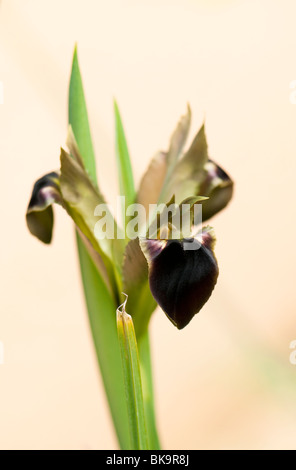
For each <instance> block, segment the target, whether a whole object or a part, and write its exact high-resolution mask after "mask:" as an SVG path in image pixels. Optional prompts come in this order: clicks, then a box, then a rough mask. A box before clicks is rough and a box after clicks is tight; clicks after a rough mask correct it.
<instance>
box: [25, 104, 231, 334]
mask: <svg viewBox="0 0 296 470" xmlns="http://www.w3.org/2000/svg"><path fill="white" fill-rule="evenodd" d="M190 120H191V111H190V108H189V106H188V108H187V112H186V114H185V115H184V116H182V117H181V119H180V121H179V123H178V125H177V127H176V129H175V130H174V132H173V134H172V137H171V139H170V143H169V145H168V149H167V150H166V151H160V152H157V153H156V155H155V156H154V158H153V159H152V161H151V163H150V165H149V167H148V169H147V171H146V173H145V174H144V176H143V178H142V180H141V182H140V185H139V189H138V192H137V197H136V200H135V201H130V202H135V203H138V204H141V205H142V206H143V207H144V208H145V210H146V211H147V213H148V212H149V211H148V209H149V205H150V204H158V205H159V204H164V205H165V206H168V205H169V202H170V201H172V200H173V201H174V204H175V205H176V206H179V207H182V204H183V203H184V202H186V203H187V204H188V202H189V205H190V208H191V209H192V208H193V207H194V206H195V205H196V204H197V203H198V204H201V205H202V218H203V222H205V221H207V220H208V219H209V218H211V217H212V216H214V215H215V214H216V213H217V212H219V211H221V210H222V209H223V208H224V207H225V206H226V205H227V204H228V202H229V201H230V199H231V197H232V193H233V181H232V180H231V178H230V177H229V176H228V174H227V173H226V172H225V171H224V170H223V169H222V168H221V167H220V166H219V165H218V164H217V163H215V162H214V161H213V160H212V159H211V158H209V156H208V146H207V141H206V135H205V128H204V125H203V126H202V127H201V128H200V130H199V131H198V133H197V134H196V136H195V137H194V139H193V141H192V143H191V145H190V146H189V148H188V149H187V150H186V151H184V146H185V142H186V138H187V136H188V132H189V127H190ZM67 147H68V149H67V150H65V149H61V153H60V169H59V170H56V171H52V172H50V173H48V174H47V175H45V176H43V177H42V178H40V179H39V180H38V181H37V182H36V183H35V185H34V187H33V192H32V196H31V199H30V202H29V205H28V210H27V215H26V218H27V225H28V228H29V230H30V232H31V233H32V234H33V235H35V236H36V237H37V238H38V239H39V240H41V241H42V242H44V243H50V242H51V239H52V230H53V222H54V217H53V209H52V204H53V203H57V204H59V205H60V206H62V207H63V208H64V209H65V210H66V212H67V213H68V214H69V215H70V217H71V218H72V219H73V221H74V223H75V225H76V228H77V230H78V232H79V233H80V235H81V237H82V239H83V242H84V244H85V246H86V247H87V250H88V252H89V254H90V255H91V257H92V259H93V261H94V263H95V266H96V267H97V269H98V271H99V272H100V274H101V276H102V279H103V280H104V282H105V286H106V289H108V291H109V292H110V293H111V295H112V296H113V298H114V300H115V302H117V304H118V305H119V304H120V303H121V301H122V292H125V293H126V294H127V295H128V306H129V311H130V313H131V316H132V318H133V321H134V325H135V330H136V333H137V336H138V337H139V336H141V334H142V332H143V331H145V329H146V328H147V325H148V322H149V319H150V317H151V314H152V312H153V311H154V310H155V308H156V306H157V304H158V305H159V306H160V307H161V309H162V310H163V311H164V312H165V314H166V315H167V317H168V318H169V320H170V321H171V322H172V324H173V325H175V326H176V327H177V328H178V329H182V328H184V327H185V326H186V325H188V323H189V322H190V321H191V320H192V318H193V317H194V315H195V314H196V313H198V312H199V311H200V310H201V308H202V307H203V305H204V304H205V303H206V302H207V300H208V299H209V298H210V296H211V294H212V291H213V289H214V287H215V284H216V282H217V278H218V263H217V260H216V257H215V253H214V246H215V240H216V239H215V234H214V230H213V229H212V228H211V227H210V226H208V225H207V226H206V227H203V228H200V229H199V231H197V232H195V233H194V231H193V232H192V233H189V234H188V233H187V234H186V236H184V237H183V236H181V237H179V238H175V239H174V238H173V236H172V233H173V227H172V224H170V222H169V221H168V226H167V227H158V230H157V232H156V234H155V236H154V237H151V238H149V236H148V228H149V226H150V224H151V219H150V220H149V221H148V219H147V221H146V229H147V232H146V235H145V236H142V237H136V238H134V239H128V237H126V236H124V227H123V228H120V227H119V226H118V224H117V222H116V221H115V220H114V218H113V215H112V214H111V211H108V210H107V212H106V213H105V214H104V217H105V219H106V221H107V222H110V223H111V224H113V226H115V228H116V230H115V231H116V234H117V235H118V233H120V236H115V237H114V238H106V237H105V238H104V237H103V236H101V235H102V233H100V231H101V230H102V227H101V228H99V229H98V224H97V222H98V220H99V217H98V216H97V215H96V212H95V208H96V207H98V206H99V205H100V204H106V201H105V199H104V197H103V195H102V194H101V191H100V189H99V187H98V186H97V184H96V183H95V182H94V181H92V179H91V177H90V176H89V174H88V172H87V170H86V168H85V166H84V159H83V155H81V152H80V150H79V148H78V145H77V143H76V141H75V138H74V135H73V132H72V129H71V127H69V133H68V139H67ZM190 222H191V226H192V227H190V228H192V229H193V228H194V227H196V222H197V221H196V220H195V215H194V211H192V213H191V215H190ZM98 230H99V233H98ZM190 244H191V246H190V247H189V245H190ZM188 247H189V248H188Z"/></svg>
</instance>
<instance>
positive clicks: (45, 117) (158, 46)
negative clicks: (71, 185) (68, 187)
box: [0, 0, 296, 449]
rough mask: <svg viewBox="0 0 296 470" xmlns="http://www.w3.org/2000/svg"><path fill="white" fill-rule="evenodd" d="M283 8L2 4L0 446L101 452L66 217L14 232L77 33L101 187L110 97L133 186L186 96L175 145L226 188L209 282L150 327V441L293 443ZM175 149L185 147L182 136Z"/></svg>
mask: <svg viewBox="0 0 296 470" xmlns="http://www.w3.org/2000/svg"><path fill="white" fill-rule="evenodd" d="M295 15H296V4H295V2H294V1H293V0H291V1H289V0H283V1H281V2H279V1H276V0H275V1H272V0H256V1H247V0H224V1H223V0H216V1H214V0H207V1H206V0H203V1H202V0H183V1H182V2H180V1H177V0H176V1H172V0H171V1H169V0H157V1H156V0H149V1H148V0H147V1H146V0H140V1H136V0H126V1H120V0H109V1H108V2H103V1H94V0H93V1H91V0H84V1H83V2H82V1H81V0H79V1H78V0H71V1H70V0H63V1H62V2H61V1H58V0H51V2H46V1H45V0H42V1H40V0H38V1H37V0H9V1H8V0H2V2H1V6H0V81H1V82H2V84H3V103H2V104H1V105H0V152H1V174H2V183H1V200H2V204H1V220H2V223H1V226H2V229H1V247H2V248H1V282H0V285H1V296H0V309H1V315H0V341H1V344H2V345H3V350H4V357H2V360H1V362H3V363H2V364H1V365H0V384H1V385H0V417H1V418H0V420H1V425H0V447H1V448H2V449H114V448H116V446H117V444H116V439H115V435H114V433H113V428H112V423H111V420H110V417H109V412H108V409H107V407H106V400H105V396H104V392H103V387H102V382H101V379H100V375H99V372H98V367H97V363H96V357H95V352H94V348H93V345H92V340H91V335H90V329H89V325H88V319H87V314H86V310H85V307H84V299H83V293H82V288H81V284H80V277H79V270H78V259H77V254H76V247H75V239H74V233H73V227H72V223H71V220H70V219H69V217H67V216H66V215H65V214H64V213H63V211H62V209H60V208H57V209H56V210H55V214H56V224H55V233H54V240H53V243H52V245H51V246H44V245H42V244H41V243H39V242H38V241H37V240H36V239H34V238H33V237H32V236H30V234H29V232H28V230H27V228H26V225H25V211H26V206H27V203H28V200H29V196H30V192H31V188H32V185H33V182H34V181H35V180H36V179H37V178H38V177H40V176H41V175H43V174H44V173H47V172H49V171H51V170H54V169H56V168H57V167H58V165H59V148H60V146H61V145H64V144H65V139H66V132H67V91H68V81H69V74H70V67H71V61H72V53H73V48H74V45H75V42H77V43H78V54H79V60H80V66H81V70H82V76H83V81H84V88H85V93H86V99H87V104H88V108H89V117H90V123H91V128H92V135H93V139H94V144H95V150H96V155H97V168H98V175H99V181H100V184H101V187H102V190H103V191H104V192H105V194H106V196H107V198H108V200H109V201H110V202H112V201H114V200H115V197H116V194H117V181H116V170H115V158H114V122H113V102H112V101H113V97H114V96H115V97H116V99H117V101H118V103H119V106H120V109H121V113H122V118H123V121H124V125H125V130H126V134H127V138H128V143H129V148H130V153H131V156H132V161H133V167H134V172H135V177H136V181H137V182H139V180H140V177H141V175H142V173H143V172H144V170H145V168H146V166H147V164H148V162H149V161H150V158H151V157H152V156H153V154H154V153H155V152H156V151H157V150H158V149H166V148H167V145H168V141H169V137H170V134H171V132H172V130H173V129H174V126H175V124H176V123H177V121H178V119H179V117H180V115H181V114H183V113H184V111H185V109H186V103H187V102H189V103H190V104H191V108H192V113H193V120H192V127H191V132H190V138H189V140H190V139H191V138H192V137H193V136H194V134H195V132H196V131H197V130H198V128H199V127H200V126H201V124H202V122H203V120H204V119H205V123H206V133H207V137H208V144H209V151H210V155H211V157H212V158H213V159H214V160H216V161H217V162H219V164H220V165H221V166H222V167H224V168H225V169H226V170H227V171H228V172H229V173H230V175H231V176H232V177H233V179H234V180H235V196H234V199H233V201H232V203H231V204H230V205H229V207H228V208H227V209H226V210H225V211H223V212H222V213H221V214H219V215H218V216H216V217H215V218H214V219H213V221H212V222H211V223H212V224H213V226H214V227H215V231H216V234H217V239H218V242H217V248H216V254H217V257H218V261H219V266H220V277H219V280H218V284H217V287H216V289H215V291H214V293H213V296H212V297H211V299H210V300H209V302H208V303H207V304H206V306H205V307H204V308H203V310H202V311H201V312H200V313H199V315H198V316H196V317H195V318H194V320H193V321H192V322H191V324H190V326H189V327H187V328H185V330H182V331H178V330H177V329H175V328H174V327H173V326H172V325H171V324H170V323H169V322H168V320H167V318H166V317H165V315H164V314H163V313H162V312H161V311H160V310H158V311H157V312H156V313H155V314H154V316H153V318H152V321H151V341H152V350H153V364H154V376H155V393H156V406H157V414H158V423H159V429H160V435H161V440H162V444H163V447H164V448H165V449H295V448H296V405H295V395H296V365H293V364H292V363H291V361H290V354H291V353H293V350H292V349H290V343H291V341H293V340H294V339H296V321H295V313H296V289H295V277H296V276H295V266H296V250H295V228H296V220H295V172H296V158H295V149H296V132H295V127H296V105H294V104H293V101H295V100H294V98H295V97H293V95H291V93H292V92H293V90H292V89H291V88H290V83H291V81H293V80H296V59H295V53H296V32H295ZM188 142H189V141H188Z"/></svg>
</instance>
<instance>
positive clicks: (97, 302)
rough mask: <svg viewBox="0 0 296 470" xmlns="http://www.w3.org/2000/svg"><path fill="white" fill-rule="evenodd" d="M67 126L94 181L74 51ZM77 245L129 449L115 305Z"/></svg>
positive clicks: (117, 422)
mask: <svg viewBox="0 0 296 470" xmlns="http://www.w3.org/2000/svg"><path fill="white" fill-rule="evenodd" d="M69 124H70V125H71V126H72V130H73V133H74V136H75V139H76V141H77V144H78V147H79V149H80V151H81V154H82V157H83V160H84V164H85V167H86V169H87V171H88V173H89V175H90V176H91V177H92V179H93V181H94V182H96V169H95V158H94V151H93V145H92V140H91V133H90V129H89V124H88V115H87V108H86V103H85V98H84V92H83V86H82V80H81V74H80V70H79V64H78V58H77V49H76V48H75V51H74V57H73V65H72V72H71V79H70V89H69ZM77 244H78V253H79V259H80V267H81V276H82V281H83V286H84V294H85V299H86V304H87V309H88V316H89V321H90V326H91V331H92V335H93V339H94V344H95V348H96V353H97V357H98V362H99V365H100V370H101V374H102V378H103V382H104V386H105V390H106V394H107V399H108V403H109V407H110V411H111V415H112V419H113V423H114V426H115V430H116V433H117V437H118V441H119V444H120V447H121V448H123V449H128V448H129V434H128V419H127V410H126V405H125V395H124V382H123V374H122V364H121V357H120V349H119V344H118V337H117V328H116V315H115V312H116V306H115V304H114V300H113V297H112V296H111V294H110V293H109V292H108V290H107V289H106V285H105V284H104V281H103V279H102V278H101V276H100V274H99V272H98V271H97V269H96V267H95V265H94V264H93V261H92V259H91V257H90V256H89V254H88V252H87V249H86V247H85V246H84V244H83V242H82V240H81V238H80V237H79V235H78V234H77Z"/></svg>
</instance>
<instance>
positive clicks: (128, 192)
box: [114, 101, 136, 225]
mask: <svg viewBox="0 0 296 470" xmlns="http://www.w3.org/2000/svg"><path fill="white" fill-rule="evenodd" d="M114 114H115V149H116V157H117V168H118V176H119V188H120V195H121V196H125V205H126V207H128V206H129V205H130V204H133V203H134V202H135V195H136V192H135V186H134V178H133V171H132V166H131V162H130V156H129V151H128V147H127V142H126V138H125V134H124V129H123V125H122V121H121V117H120V113H119V109H118V105H117V103H116V101H114ZM123 223H124V224H125V225H126V223H127V221H125V214H123Z"/></svg>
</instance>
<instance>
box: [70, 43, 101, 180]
mask: <svg viewBox="0 0 296 470" xmlns="http://www.w3.org/2000/svg"><path fill="white" fill-rule="evenodd" d="M69 124H71V126H72V129H73V132H74V135H75V138H76V141H77V143H78V146H79V149H80V152H81V154H82V157H83V159H84V164H85V167H86V169H87V171H88V173H89V174H90V176H91V178H92V180H93V181H94V182H96V181H97V176H96V160H95V153H94V149H93V144H92V138H91V132H90V127H89V122H88V114H87V108H86V103H85V97H84V91H83V85H82V79H81V74H80V69H79V63H78V56H77V46H76V47H75V49H74V54H73V61H72V73H71V78H70V86H69Z"/></svg>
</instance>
